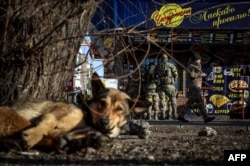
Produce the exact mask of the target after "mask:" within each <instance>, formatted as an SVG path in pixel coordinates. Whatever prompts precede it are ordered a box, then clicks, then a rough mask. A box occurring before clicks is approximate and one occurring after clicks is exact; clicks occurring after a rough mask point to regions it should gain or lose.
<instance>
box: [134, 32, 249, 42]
mask: <svg viewBox="0 0 250 166" xmlns="http://www.w3.org/2000/svg"><path fill="white" fill-rule="evenodd" d="M142 35H143V36H144V37H143V36H142ZM147 38H150V40H151V41H154V42H157V43H159V44H161V43H167V42H168V43H170V42H173V43H175V44H194V43H197V44H198V43H200V44H250V31H230V30H223V31H222V30H179V29H177V30H174V31H171V30H170V29H161V30H160V29H157V30H152V31H150V32H143V33H142V34H140V35H137V34H135V35H134V36H133V37H132V38H131V39H132V42H134V43H143V42H146V41H147Z"/></svg>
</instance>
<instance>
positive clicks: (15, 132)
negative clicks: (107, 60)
mask: <svg viewBox="0 0 250 166" xmlns="http://www.w3.org/2000/svg"><path fill="white" fill-rule="evenodd" d="M91 83H92V95H93V97H92V98H91V99H90V100H88V101H87V102H86V103H85V102H82V103H81V104H80V105H79V106H77V105H75V104H72V103H64V102H54V101H48V100H46V101H44V100H38V99H32V100H28V99H25V100H18V101H15V102H13V104H11V105H10V106H2V107H0V115H1V116H0V143H1V142H2V143H3V142H4V143H12V144H18V146H21V145H19V144H20V140H21V141H22V143H24V145H25V147H26V148H28V149H31V148H36V147H44V148H48V149H54V150H58V149H60V148H63V147H64V146H68V145H69V142H71V141H74V140H79V139H86V138H87V137H88V135H89V134H90V133H94V132H96V131H97V132H99V133H101V134H102V135H105V136H107V137H109V138H114V137H117V136H118V135H119V133H120V130H121V128H122V127H123V126H124V125H125V124H126V122H127V120H128V117H129V116H130V115H131V113H140V112H143V111H145V110H146V109H147V108H148V107H149V106H150V105H151V103H149V102H146V101H145V102H138V101H134V100H132V99H131V98H130V97H129V96H128V95H127V94H126V93H124V92H122V91H120V90H117V89H113V88H106V87H105V86H104V84H103V83H102V81H101V79H100V78H99V76H98V75H97V74H96V73H94V74H93V77H92V81H91ZM19 138H20V139H19Z"/></svg>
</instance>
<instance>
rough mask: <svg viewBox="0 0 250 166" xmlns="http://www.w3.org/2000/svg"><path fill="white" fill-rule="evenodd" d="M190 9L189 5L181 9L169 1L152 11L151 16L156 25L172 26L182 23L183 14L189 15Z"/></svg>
mask: <svg viewBox="0 0 250 166" xmlns="http://www.w3.org/2000/svg"><path fill="white" fill-rule="evenodd" d="M191 11H192V8H191V7H189V8H185V9H183V8H182V7H181V6H180V5H178V4H176V3H170V4H167V5H164V6H162V7H161V8H160V10H157V11H155V12H153V14H152V15H151V18H152V19H153V20H154V21H155V23H156V26H161V25H163V26H166V27H168V28H174V27H177V26H179V25H180V24H181V23H182V21H183V19H184V16H188V15H191Z"/></svg>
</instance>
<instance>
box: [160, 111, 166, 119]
mask: <svg viewBox="0 0 250 166" xmlns="http://www.w3.org/2000/svg"><path fill="white" fill-rule="evenodd" d="M161 116H162V119H163V120H165V119H166V113H165V111H162V112H161Z"/></svg>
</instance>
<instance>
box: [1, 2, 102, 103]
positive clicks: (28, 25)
mask: <svg viewBox="0 0 250 166" xmlns="http://www.w3.org/2000/svg"><path fill="white" fill-rule="evenodd" d="M101 1H102V0H57V1H49V0H20V1H12V0H7V1H6V0H0V16H1V19H0V31H1V32H3V33H1V34H0V51H1V52H0V72H1V75H0V103H2V104H3V103H6V102H7V101H9V100H13V99H16V98H30V97H35V98H46V99H58V98H59V97H61V96H62V95H63V93H64V89H65V86H66V83H67V81H68V80H70V78H72V77H73V74H74V67H75V60H76V55H77V53H78V50H79V47H80V43H81V41H82V40H83V36H84V35H85V34H86V32H87V29H88V24H89V22H90V20H91V18H92V16H93V14H94V12H95V10H96V8H97V7H98V5H99V3H100V2H101Z"/></svg>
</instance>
